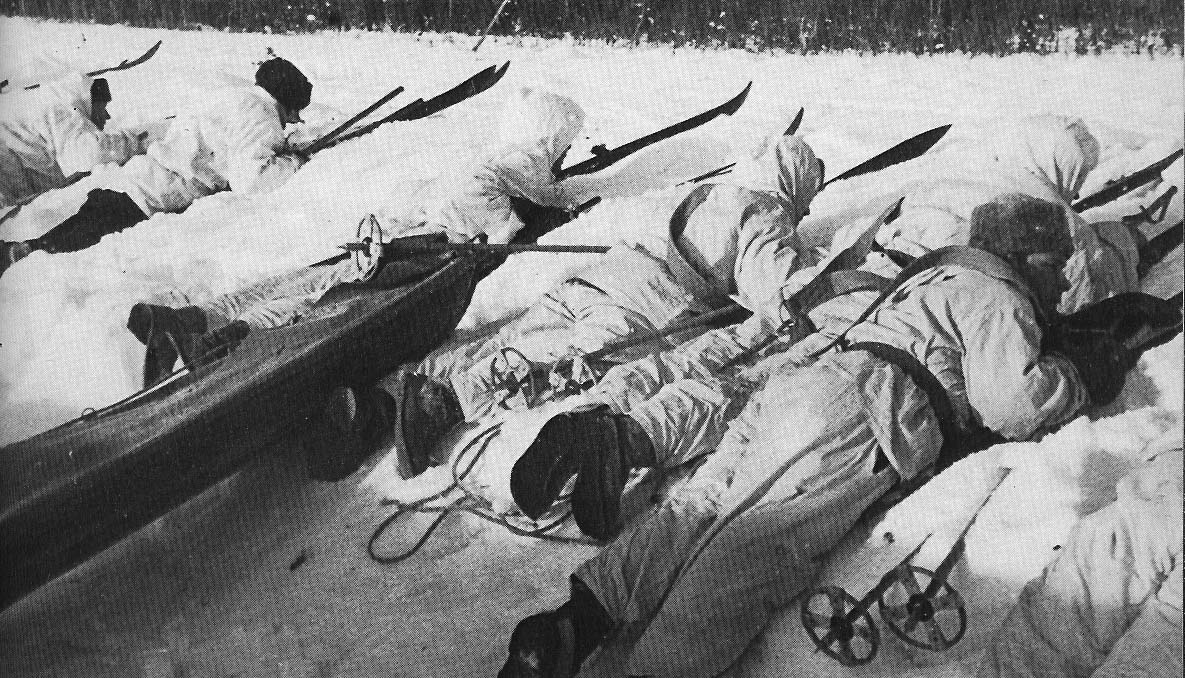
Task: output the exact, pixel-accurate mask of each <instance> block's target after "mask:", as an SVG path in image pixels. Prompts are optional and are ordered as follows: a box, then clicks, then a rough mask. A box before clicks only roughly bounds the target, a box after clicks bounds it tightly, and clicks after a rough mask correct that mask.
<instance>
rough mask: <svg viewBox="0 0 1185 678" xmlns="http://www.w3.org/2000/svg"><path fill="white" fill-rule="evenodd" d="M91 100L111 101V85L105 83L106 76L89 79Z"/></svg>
mask: <svg viewBox="0 0 1185 678" xmlns="http://www.w3.org/2000/svg"><path fill="white" fill-rule="evenodd" d="M91 101H111V87H110V85H108V84H107V78H95V79H94V80H92V81H91Z"/></svg>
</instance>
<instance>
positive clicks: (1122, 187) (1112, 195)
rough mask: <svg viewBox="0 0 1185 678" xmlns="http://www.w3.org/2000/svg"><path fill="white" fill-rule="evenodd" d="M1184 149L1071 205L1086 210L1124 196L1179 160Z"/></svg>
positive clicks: (1081, 210) (1075, 209) (1078, 210)
mask: <svg viewBox="0 0 1185 678" xmlns="http://www.w3.org/2000/svg"><path fill="white" fill-rule="evenodd" d="M1182 150H1185V149H1180V148H1178V149H1177V150H1175V151H1173V152H1172V153H1170V154H1169V155H1167V156H1165V157H1164V158H1162V159H1160V160H1157V161H1156V162H1154V163H1152V164H1151V165H1148V166H1147V167H1145V168H1144V169H1142V170H1139V171H1137V172H1133V173H1131V174H1129V175H1128V176H1125V177H1120V178H1118V179H1116V180H1115V181H1111V182H1108V183H1107V185H1106V186H1103V187H1102V188H1101V189H1099V190H1097V191H1095V192H1094V193H1091V194H1090V195H1088V196H1086V197H1085V198H1083V199H1081V200H1079V201H1078V202H1076V203H1074V204H1073V205H1071V207H1072V208H1073V209H1074V211H1075V212H1085V211H1086V210H1088V209H1091V208H1094V207H1099V206H1101V205H1106V204H1107V203H1109V202H1112V201H1115V200H1118V199H1119V198H1122V197H1123V196H1125V195H1127V194H1128V193H1131V192H1132V191H1134V190H1136V189H1137V188H1139V187H1141V186H1143V185H1144V184H1146V183H1148V182H1149V181H1152V179H1154V178H1155V177H1158V176H1160V173H1161V172H1163V171H1164V170H1166V169H1168V166H1169V165H1171V164H1173V163H1174V162H1177V159H1178V158H1180V157H1181V153H1182Z"/></svg>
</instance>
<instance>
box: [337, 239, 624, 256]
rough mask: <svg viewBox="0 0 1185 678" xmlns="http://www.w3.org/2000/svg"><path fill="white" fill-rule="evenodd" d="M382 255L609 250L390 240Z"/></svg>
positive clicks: (349, 246)
mask: <svg viewBox="0 0 1185 678" xmlns="http://www.w3.org/2000/svg"><path fill="white" fill-rule="evenodd" d="M339 247H340V248H341V249H343V250H346V251H347V252H370V251H372V244H371V243H366V242H350V243H346V244H344V245H339ZM379 247H380V248H381V251H382V256H384V257H396V256H399V255H400V254H424V253H431V252H491V253H498V254H514V253H517V252H553V253H568V254H604V253H606V252H608V251H609V247H608V246H606V245H530V244H504V245H503V244H490V243H481V242H440V243H437V242H416V243H400V242H399V241H392V242H389V243H383V244H382V245H380V246H379Z"/></svg>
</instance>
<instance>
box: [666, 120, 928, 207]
mask: <svg viewBox="0 0 1185 678" xmlns="http://www.w3.org/2000/svg"><path fill="white" fill-rule="evenodd" d="M795 122H799V120H798V119H796V120H795ZM796 129H797V126H796V125H793V124H792V125H791V126H790V129H788V130H786V133H787V134H793V133H794V131H795V130H796ZM948 130H950V125H943V126H941V127H935V128H934V129H932V130H927V131H925V132H922V133H921V134H918V135H916V136H912V137H910V138H908V139H906V140H905V141H902V142H901V143H899V144H897V145H895V146H893V147H892V148H889V149H887V150H885V151H882V152H881V153H878V154H877V155H875V156H873V157H871V158H869V159H868V160H865V161H864V162H862V163H860V164H859V165H856V166H855V167H853V168H852V169H850V170H848V171H846V172H844V173H843V174H841V175H839V176H837V177H835V178H833V179H831V180H830V181H827V182H825V183H824V184H823V185H822V186H820V187H819V190H820V191H821V190H823V189H824V188H826V187H827V184H830V183H832V182H835V181H842V180H844V179H851V178H852V177H858V176H860V175H862V174H869V173H871V172H876V171H879V170H882V169H885V168H886V167H892V166H893V165H899V164H901V163H903V162H906V161H908V160H913V159H915V158H918V157H921V156H922V155H924V154H925V153H926V151H928V150H930V149H931V148H933V147H934V144H937V143H938V141H939V140H940V139H942V137H943V136H945V135H946V133H947V131H948ZM822 163H823V161H822V160H820V161H819V164H820V167H822ZM735 165H736V163H735V162H734V163H732V164H730V165H725V166H724V167H719V168H717V169H714V170H712V171H711V172H708V173H706V174H701V175H699V176H698V177H695V178H692V179H688V180H687V181H684V182H682V183H680V184H678V185H679V186H682V185H683V184H686V183H698V182H700V181H703V180H705V179H712V178H715V177H718V176H722V175H725V174H728V173H729V172H731V171H732V168H733V167H734V166H735Z"/></svg>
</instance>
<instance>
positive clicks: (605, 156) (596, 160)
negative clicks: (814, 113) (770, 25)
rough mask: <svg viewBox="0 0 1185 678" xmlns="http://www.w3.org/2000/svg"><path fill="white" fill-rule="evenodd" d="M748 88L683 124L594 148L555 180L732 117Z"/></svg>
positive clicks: (596, 168) (586, 171)
mask: <svg viewBox="0 0 1185 678" xmlns="http://www.w3.org/2000/svg"><path fill="white" fill-rule="evenodd" d="M752 87H753V83H752V82H750V83H749V84H748V85H745V89H743V90H741V93H740V94H738V95H736V96H735V97H733V98H731V99H729V100H728V101H726V102H724V103H723V104H720V105H719V106H717V107H715V108H712V109H710V110H707V111H704V112H703V113H700V114H699V115H696V116H693V117H690V118H688V119H686V120H684V121H683V122H680V123H676V124H674V125H671V126H670V127H665V128H663V129H660V130H658V131H657V132H652V133H650V134H647V135H646V136H644V137H640V138H638V139H635V140H633V141H631V142H629V143H627V144H624V145H622V146H618V147H617V148H614V149H604V148H603V147H602V148H600V149H599V150H597V149H594V150H593V157H591V158H589V159H588V160H585V161H583V162H578V163H576V164H575V165H572V166H571V167H565V168H563V169H561V170H560V171H559V172H557V173H556V177H555V178H556V180H557V181H560V180H563V179H566V178H568V177H573V176H577V175H580V174H592V173H593V172H599V171H601V170H603V169H605V168H606V167H608V166H610V165H612V164H613V163H615V162H617V161H619V160H621V159H622V158H625V157H627V156H629V155H632V154H634V153H637V152H638V151H640V150H642V149H643V148H646V147H647V146H650V145H651V144H655V143H658V142H659V141H662V140H664V139H669V138H671V137H673V136H675V135H676V134H680V133H682V132H686V131H688V130H691V129H695V128H696V127H699V126H700V125H703V124H704V123H706V122H709V121H710V120H713V119H714V118H716V117H717V116H720V115H732V114H733V113H736V112H737V109H739V108H740V107H741V104H743V103H745V98H746V97H748V96H749V90H750V89H752Z"/></svg>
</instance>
